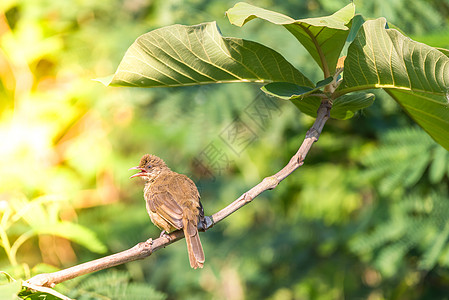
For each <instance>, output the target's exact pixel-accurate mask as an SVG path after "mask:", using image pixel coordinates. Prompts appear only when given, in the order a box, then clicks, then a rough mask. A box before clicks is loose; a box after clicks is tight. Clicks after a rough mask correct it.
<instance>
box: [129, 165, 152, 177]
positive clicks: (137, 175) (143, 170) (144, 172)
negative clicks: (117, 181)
mask: <svg viewBox="0 0 449 300" xmlns="http://www.w3.org/2000/svg"><path fill="white" fill-rule="evenodd" d="M130 170H140V172H139V173H136V174H134V175H132V176H131V177H129V178H130V179H131V178H134V177H141V176H145V175H147V174H148V173H147V171H146V170H145V169H144V168H141V167H132V168H130V169H129V170H128V171H130Z"/></svg>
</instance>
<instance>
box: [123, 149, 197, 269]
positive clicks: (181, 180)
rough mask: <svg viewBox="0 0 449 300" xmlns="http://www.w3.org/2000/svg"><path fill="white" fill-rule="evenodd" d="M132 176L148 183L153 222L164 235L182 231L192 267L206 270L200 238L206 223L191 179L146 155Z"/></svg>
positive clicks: (147, 198) (145, 196)
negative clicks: (199, 226)
mask: <svg viewBox="0 0 449 300" xmlns="http://www.w3.org/2000/svg"><path fill="white" fill-rule="evenodd" d="M131 169H137V170H140V172H139V173H137V174H134V175H133V176H131V178H133V177H143V178H144V179H145V188H144V198H145V201H146V207H147V211H148V214H149V215H150V219H151V221H152V222H153V223H154V225H156V226H157V227H159V228H160V229H162V233H161V235H163V234H164V233H165V232H171V231H174V230H177V229H182V230H183V231H184V235H185V238H186V242H187V251H188V253H189V260H190V266H191V267H192V268H194V269H196V268H202V267H203V264H204V252H203V247H202V245H201V241H200V237H199V235H198V227H197V226H198V221H199V220H200V221H202V220H203V219H204V211H203V207H202V205H201V202H200V194H199V193H198V189H197V188H196V186H195V183H193V181H192V180H190V178H188V177H187V176H185V175H182V174H178V173H176V172H173V171H172V170H170V168H169V167H168V166H167V165H166V164H165V162H164V161H163V160H162V159H160V158H159V157H157V156H155V155H150V154H145V155H144V156H143V157H142V159H141V160H140V164H139V166H138V167H134V168H131Z"/></svg>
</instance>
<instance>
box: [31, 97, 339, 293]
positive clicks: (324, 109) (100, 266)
mask: <svg viewBox="0 0 449 300" xmlns="http://www.w3.org/2000/svg"><path fill="white" fill-rule="evenodd" d="M331 107H332V102H331V101H330V100H329V99H324V100H322V101H321V105H320V107H319V108H318V111H317V118H316V120H315V122H314V123H313V125H312V127H311V128H310V129H309V130H308V131H307V133H306V136H305V139H304V141H303V142H302V144H301V147H300V148H299V149H298V151H297V152H296V154H295V155H294V156H293V157H292V158H291V159H290V161H289V163H288V164H287V165H286V166H285V167H284V168H283V169H282V170H280V171H279V172H277V173H276V174H274V175H273V176H270V177H266V178H264V179H263V180H262V181H261V182H260V183H259V184H257V185H256V186H254V187H253V188H252V189H250V190H249V191H247V192H246V193H244V194H243V195H242V196H240V197H239V198H238V199H237V200H235V201H234V202H232V203H231V204H229V205H228V206H227V207H225V208H224V209H222V210H220V211H218V212H216V213H215V214H213V215H212V216H210V217H206V218H205V222H204V224H200V225H199V226H200V229H201V230H202V231H206V230H208V229H210V228H212V227H213V226H214V225H215V224H217V223H218V222H220V221H221V220H223V219H224V218H226V217H227V216H229V215H230V214H232V213H233V212H235V211H236V210H238V209H239V208H241V207H242V206H244V205H246V204H248V203H249V202H251V201H252V200H253V199H254V198H256V197H257V196H258V195H260V194H261V193H262V192H264V191H266V190H272V189H274V188H275V187H276V186H277V185H278V184H279V183H280V182H281V181H282V180H284V179H285V178H286V177H287V176H289V175H290V174H291V173H292V172H293V171H295V170H296V169H297V168H298V167H300V166H302V165H303V163H304V159H305V158H306V156H307V153H308V152H309V150H310V148H311V147H312V145H313V143H314V142H316V141H317V140H318V138H319V136H320V134H321V131H322V130H323V127H324V124H325V123H326V121H327V120H328V119H329V117H330V109H331ZM182 238H184V233H183V231H182V230H178V231H174V232H172V233H170V234H166V235H164V236H162V237H159V238H158V239H156V240H152V239H149V240H147V241H145V242H142V243H139V244H137V245H135V246H134V247H132V248H130V249H128V250H125V251H122V252H119V253H116V254H112V255H109V256H106V257H103V258H99V259H96V260H93V261H90V262H86V263H83V264H80V265H77V266H73V267H70V268H67V269H64V270H61V271H57V272H53V273H45V274H39V275H36V276H34V277H32V278H30V279H28V280H27V281H26V282H25V283H27V284H30V285H33V286H44V287H54V286H55V285H56V284H58V283H61V282H64V281H66V280H69V279H73V278H75V277H78V276H81V275H84V274H88V273H92V272H95V271H99V270H104V269H107V268H111V267H114V266H117V265H121V264H124V263H127V262H131V261H134V260H138V259H144V258H146V257H148V256H150V255H151V254H152V253H154V252H155V251H157V250H159V249H160V248H164V247H166V246H168V245H169V244H171V243H174V242H176V241H178V240H180V239H182Z"/></svg>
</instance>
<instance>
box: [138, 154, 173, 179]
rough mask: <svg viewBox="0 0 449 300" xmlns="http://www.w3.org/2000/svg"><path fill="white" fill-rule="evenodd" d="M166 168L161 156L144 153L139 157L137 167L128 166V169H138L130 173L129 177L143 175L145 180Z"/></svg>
mask: <svg viewBox="0 0 449 300" xmlns="http://www.w3.org/2000/svg"><path fill="white" fill-rule="evenodd" d="M167 169H168V167H167V165H166V164H165V162H164V161H163V160H162V159H161V158H159V157H157V156H156V155H152V154H145V155H144V156H142V158H141V159H140V163H139V165H138V166H137V167H132V168H130V170H140V172H139V173H136V174H134V175H132V176H131V177H130V178H134V177H143V178H144V179H146V180H150V179H152V178H154V177H156V176H157V175H159V173H161V172H162V171H163V170H167Z"/></svg>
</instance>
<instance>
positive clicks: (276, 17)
mask: <svg viewBox="0 0 449 300" xmlns="http://www.w3.org/2000/svg"><path fill="white" fill-rule="evenodd" d="M354 11H355V6H354V4H353V3H351V4H348V5H347V6H345V7H344V8H342V9H340V10H339V11H337V12H336V13H334V14H333V15H330V16H326V17H321V18H308V19H301V20H294V19H292V18H290V17H289V16H286V15H283V14H280V13H277V12H274V11H270V10H266V9H263V8H260V7H257V6H253V5H250V4H248V3H244V2H240V3H237V4H236V5H235V6H234V7H233V8H231V9H229V10H228V11H227V12H226V14H227V16H228V18H229V21H230V22H231V23H232V24H234V25H237V26H243V25H244V24H245V23H247V22H249V21H251V20H253V19H255V18H260V19H264V20H266V21H269V22H271V23H274V24H277V25H283V26H284V27H285V28H286V29H287V30H288V31H290V32H291V33H292V34H293V35H294V36H295V37H296V38H297V39H298V41H299V42H300V43H301V44H302V45H303V46H304V48H306V49H307V51H308V52H309V53H310V55H312V57H313V59H314V60H315V61H316V62H317V63H318V65H319V66H320V67H321V69H322V70H323V71H324V75H325V77H328V76H329V75H332V74H333V73H334V71H335V66H336V65H337V60H338V57H339V56H340V52H341V50H342V49H343V46H344V44H345V41H346V38H347V36H348V34H349V27H350V26H348V24H350V22H351V20H352V18H353V17H354Z"/></svg>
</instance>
